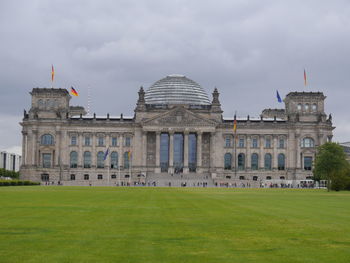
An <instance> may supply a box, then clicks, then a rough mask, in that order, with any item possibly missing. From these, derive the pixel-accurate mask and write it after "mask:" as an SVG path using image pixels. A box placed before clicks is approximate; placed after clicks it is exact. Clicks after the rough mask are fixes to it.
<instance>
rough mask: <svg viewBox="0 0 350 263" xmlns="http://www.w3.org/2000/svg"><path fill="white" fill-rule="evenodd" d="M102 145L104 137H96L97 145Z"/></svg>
mask: <svg viewBox="0 0 350 263" xmlns="http://www.w3.org/2000/svg"><path fill="white" fill-rule="evenodd" d="M103 145H104V138H103V137H98V146H103Z"/></svg>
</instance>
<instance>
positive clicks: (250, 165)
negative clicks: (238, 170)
mask: <svg viewBox="0 0 350 263" xmlns="http://www.w3.org/2000/svg"><path fill="white" fill-rule="evenodd" d="M250 147H251V141H250V135H248V136H247V145H246V149H247V156H246V163H247V166H246V169H248V170H251V168H252V153H251V148H250Z"/></svg>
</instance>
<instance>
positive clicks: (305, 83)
mask: <svg viewBox="0 0 350 263" xmlns="http://www.w3.org/2000/svg"><path fill="white" fill-rule="evenodd" d="M304 85H305V87H306V85H307V81H306V71H305V69H304Z"/></svg>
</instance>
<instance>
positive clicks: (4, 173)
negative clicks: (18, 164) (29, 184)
mask: <svg viewBox="0 0 350 263" xmlns="http://www.w3.org/2000/svg"><path fill="white" fill-rule="evenodd" d="M0 176H2V177H11V178H14V179H18V178H19V172H14V171H8V170H5V169H4V168H0Z"/></svg>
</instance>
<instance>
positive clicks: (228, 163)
mask: <svg viewBox="0 0 350 263" xmlns="http://www.w3.org/2000/svg"><path fill="white" fill-rule="evenodd" d="M231 164H232V155H231V154H230V153H225V156H224V169H225V170H231V167H232V166H231Z"/></svg>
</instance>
